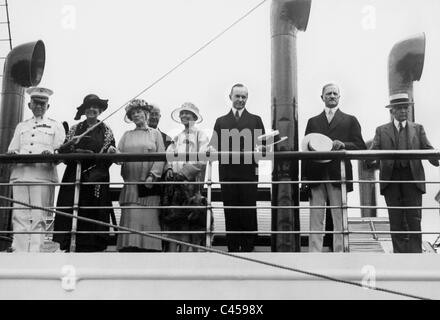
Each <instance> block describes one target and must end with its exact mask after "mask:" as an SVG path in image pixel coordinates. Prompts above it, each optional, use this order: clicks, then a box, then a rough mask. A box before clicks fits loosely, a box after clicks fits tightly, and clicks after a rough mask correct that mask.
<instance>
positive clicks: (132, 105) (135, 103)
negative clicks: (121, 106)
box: [124, 99, 153, 123]
mask: <svg viewBox="0 0 440 320" xmlns="http://www.w3.org/2000/svg"><path fill="white" fill-rule="evenodd" d="M152 108H153V106H151V105H149V104H148V102H147V101H145V100H143V99H133V100H131V101H130V102H129V103H128V105H127V106H126V107H125V117H124V121H125V122H127V123H130V122H131V121H132V120H131V117H130V112H131V110H133V109H142V110H145V111H147V112H148V113H149V112H150V111H151V109H152Z"/></svg>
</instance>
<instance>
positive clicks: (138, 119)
mask: <svg viewBox="0 0 440 320" xmlns="http://www.w3.org/2000/svg"><path fill="white" fill-rule="evenodd" d="M150 110H151V106H150V105H148V103H147V102H146V101H144V100H141V99H135V100H132V101H131V102H130V103H129V104H128V106H127V107H126V108H125V111H126V115H125V121H126V122H133V123H134V124H135V128H134V129H133V130H129V131H126V132H125V133H124V135H123V136H122V138H121V140H120V141H119V144H118V150H119V152H121V153H124V152H125V153H149V152H164V151H165V147H164V143H163V140H162V135H161V133H160V132H159V131H158V130H157V129H153V128H150V127H148V125H147V123H148V117H149V113H150ZM164 164H165V162H162V161H147V162H125V163H123V164H122V169H121V175H122V178H123V179H124V182H143V184H139V185H135V184H130V185H124V187H123V188H122V191H121V195H120V197H119V203H120V205H121V206H126V207H127V206H128V207H129V206H145V208H142V209H136V208H123V209H122V215H121V222H120V225H121V226H124V227H128V228H133V229H136V230H139V231H160V224H159V209H153V208H148V207H149V206H153V207H154V206H159V204H160V188H159V185H155V186H153V185H152V184H150V183H151V182H155V181H157V179H159V178H160V177H161V176H162V171H163V167H164ZM117 249H118V250H119V251H120V252H143V251H161V250H162V242H161V240H158V239H153V238H150V237H146V236H141V235H138V234H119V235H118V241H117Z"/></svg>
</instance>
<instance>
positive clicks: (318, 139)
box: [301, 133, 333, 163]
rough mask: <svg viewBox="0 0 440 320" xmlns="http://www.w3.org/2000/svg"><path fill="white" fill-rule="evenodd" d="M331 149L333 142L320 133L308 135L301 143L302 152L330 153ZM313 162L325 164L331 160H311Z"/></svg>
mask: <svg viewBox="0 0 440 320" xmlns="http://www.w3.org/2000/svg"><path fill="white" fill-rule="evenodd" d="M332 148H333V141H332V139H330V138H329V137H327V136H325V135H323V134H321V133H309V134H308V135H306V136H305V137H304V139H303V140H302V142H301V149H302V151H321V152H325V151H331V150H332ZM313 161H315V162H320V163H326V162H330V161H331V160H330V159H328V160H317V159H316V160H315V159H314V160H313Z"/></svg>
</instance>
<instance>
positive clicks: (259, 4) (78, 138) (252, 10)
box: [66, 0, 267, 144]
mask: <svg viewBox="0 0 440 320" xmlns="http://www.w3.org/2000/svg"><path fill="white" fill-rule="evenodd" d="M266 1H267V0H263V1H261V2H259V3H258V4H257V5H256V6H254V7H253V8H251V9H250V10H248V11H247V12H246V13H245V14H244V15H242V16H241V17H240V18H238V19H237V20H235V21H234V22H233V23H232V24H231V25H229V26H228V27H227V28H225V29H224V30H223V31H221V32H220V33H218V34H217V35H216V36H214V37H213V38H212V39H211V40H209V41H208V42H206V43H205V44H204V45H202V46H201V47H200V48H198V49H197V50H196V51H194V52H193V53H192V54H190V55H189V56H188V57H186V58H185V59H183V60H182V61H180V62H179V63H178V64H177V65H175V66H174V67H173V68H171V69H170V70H169V71H167V72H165V73H164V74H163V75H162V76H160V77H159V78H158V79H156V80H155V81H153V82H152V83H151V84H150V85H149V86H147V87H146V88H145V89H143V90H142V91H141V92H139V93H138V94H137V95H135V96H134V97H133V98H132V99H130V100H129V101H127V102H125V103H124V104H123V105H121V106H120V107H118V108H117V109H116V110H114V111H113V112H112V113H110V114H109V115H108V116H106V117H105V118H104V119H103V120H102V121H100V122H98V123H96V124H95V125H93V126H91V127H90V128H88V129H87V130H86V131H85V132H84V133H82V134H81V135H79V136H75V137H73V138H72V140H71V141H74V140H77V141H79V140H80V139H81V138H82V137H84V136H85V135H86V134H88V133H89V132H90V131H92V130H93V129H95V128H96V127H97V126H98V125H100V124H101V123H102V122H104V121H105V120H107V119H108V118H110V117H111V116H113V115H114V114H115V113H116V112H118V111H119V110H121V109H122V108H123V107H125V106H126V105H127V104H128V103H129V102H130V101H131V100H133V99H136V98H138V97H139V96H141V95H142V94H144V93H145V92H147V91H148V90H150V89H151V88H152V87H154V86H155V85H156V84H158V83H159V82H160V81H162V80H163V79H164V78H166V77H167V76H168V75H170V74H171V73H173V72H174V71H175V70H177V69H178V68H179V67H181V66H182V65H183V64H185V63H186V62H187V61H189V60H190V59H191V58H193V57H194V56H195V55H197V54H198V53H200V52H201V51H203V50H204V49H205V48H207V47H208V46H209V45H211V44H212V43H213V42H214V41H216V40H217V39H218V38H220V37H221V36H222V35H224V34H225V33H226V32H228V31H229V30H230V29H232V28H233V27H235V26H236V25H237V24H238V23H240V22H241V21H242V20H244V19H245V18H246V17H248V16H249V15H250V14H251V13H252V12H254V11H255V10H257V9H258V8H259V7H261V6H262V5H263V4H264V3H265V2H266ZM68 143H69V142H67V143H66V144H68Z"/></svg>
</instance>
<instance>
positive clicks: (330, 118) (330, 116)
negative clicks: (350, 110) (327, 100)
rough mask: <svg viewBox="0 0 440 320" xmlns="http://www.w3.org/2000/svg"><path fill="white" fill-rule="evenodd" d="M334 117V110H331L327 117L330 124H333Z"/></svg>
mask: <svg viewBox="0 0 440 320" xmlns="http://www.w3.org/2000/svg"><path fill="white" fill-rule="evenodd" d="M333 115H334V114H333V110H332V109H330V110H329V111H328V116H327V120H328V123H330V122H332V119H333Z"/></svg>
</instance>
